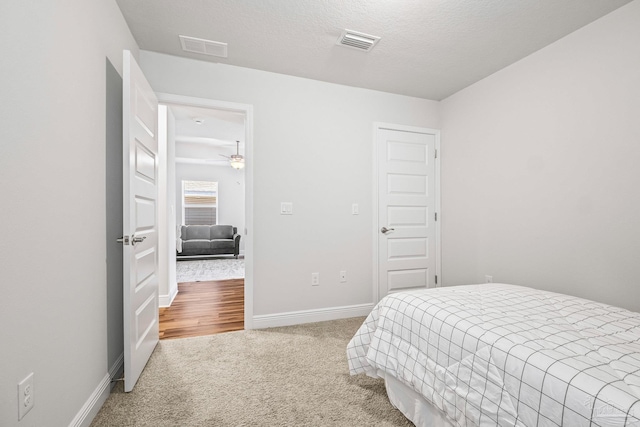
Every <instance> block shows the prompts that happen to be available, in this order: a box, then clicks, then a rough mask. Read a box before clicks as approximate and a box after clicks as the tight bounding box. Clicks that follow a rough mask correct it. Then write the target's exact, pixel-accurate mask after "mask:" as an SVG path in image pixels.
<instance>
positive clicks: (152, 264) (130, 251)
mask: <svg viewBox="0 0 640 427" xmlns="http://www.w3.org/2000/svg"><path fill="white" fill-rule="evenodd" d="M122 102H123V116H124V117H123V144H124V150H123V152H124V156H123V161H124V167H123V183H124V208H123V210H124V230H123V236H124V237H123V238H122V240H123V244H124V375H125V378H124V391H126V392H129V391H131V390H133V387H134V386H135V384H136V382H137V381H138V378H139V377H140V374H141V373H142V370H143V369H144V367H145V365H146V364H147V361H148V360H149V357H151V353H152V352H153V349H154V348H155V346H156V344H157V343H158V337H159V334H158V227H157V214H156V206H157V197H158V101H157V99H156V96H155V94H154V92H153V90H152V89H151V86H150V85H149V83H148V82H147V80H146V79H145V77H144V75H143V74H142V71H141V70H140V67H138V64H137V63H136V62H135V60H134V59H133V57H132V56H131V52H129V51H124V62H123V101H122Z"/></svg>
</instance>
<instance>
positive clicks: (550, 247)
mask: <svg viewBox="0 0 640 427" xmlns="http://www.w3.org/2000/svg"><path fill="white" fill-rule="evenodd" d="M638 23H640V2H639V1H634V2H632V3H629V4H627V5H626V6H623V7H622V8H620V9H618V10H616V11H614V12H612V13H611V14H609V15H607V16H605V17H604V18H602V19H600V20H598V21H595V22H594V23H592V24H590V25H588V26H586V27H584V28H582V29H580V30H578V31H576V32H574V33H572V34H570V35H569V36H567V37H565V38H564V39H562V40H559V41H558V42H556V43H554V44H552V45H550V46H548V47H546V48H544V49H542V50H540V51H538V52H537V53H534V54H533V55H531V56H529V57H527V58H525V59H523V60H521V61H520V62H518V63H516V64H513V65H511V66H509V67H507V68H505V69H503V70H501V71H499V72H497V73H495V74H494V75H492V76H490V77H488V78H486V79H484V80H482V81H480V82H478V83H476V84H474V85H472V86H470V87H468V88H467V89H464V90H462V91H460V92H458V93H457V94H455V95H453V96H451V97H450V98H447V99H445V100H444V101H443V102H442V107H443V110H442V115H443V122H442V123H443V125H442V153H443V157H442V209H443V215H442V236H443V256H442V259H443V278H444V281H445V283H446V284H447V285H456V284H463V283H474V282H483V281H484V275H485V274H489V275H492V276H493V279H494V281H497V282H507V283H515V284H521V285H528V286H532V287H536V288H542V289H547V290H552V291H557V292H562V293H568V294H573V295H578V296H582V297H586V298H590V299H594V300H597V301H602V302H606V303H611V304H615V305H620V306H622V307H626V308H630V309H633V310H636V311H640V286H638V283H637V282H638V280H637V279H638V277H639V276H640V262H639V261H640V221H639V218H640V197H639V196H638V189H637V186H638V183H640V166H639V165H640V77H639V76H640V55H639V54H638V52H639V51H638V46H640V25H639V24H638Z"/></svg>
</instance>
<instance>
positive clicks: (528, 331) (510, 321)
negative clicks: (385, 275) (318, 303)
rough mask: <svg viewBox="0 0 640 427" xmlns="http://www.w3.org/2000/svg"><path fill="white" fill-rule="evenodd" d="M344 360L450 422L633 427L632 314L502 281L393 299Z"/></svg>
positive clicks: (638, 375) (637, 334) (638, 367)
mask: <svg viewBox="0 0 640 427" xmlns="http://www.w3.org/2000/svg"><path fill="white" fill-rule="evenodd" d="M347 356H348V360H349V369H350V372H351V374H352V375H355V374H358V373H366V374H368V375H370V376H374V377H376V376H379V375H378V374H381V375H382V372H383V373H384V375H392V376H394V377H395V378H397V379H398V380H400V381H401V382H402V383H404V384H405V385H407V386H409V387H411V388H412V389H413V390H415V391H416V392H418V393H419V394H421V395H422V396H424V398H425V399H426V400H427V401H428V402H431V403H432V404H433V405H434V406H436V407H437V408H439V409H440V410H441V411H442V412H444V413H445V414H446V416H447V417H448V418H449V419H450V421H451V422H452V423H453V424H454V425H460V426H471V425H498V426H560V425H564V426H571V427H573V426H638V427H640V422H639V418H640V313H635V312H631V311H628V310H624V309H621V308H617V307H612V306H609V305H606V304H600V303H596V302H593V301H588V300H585V299H581V298H576V297H570V296H566V295H561V294H556V293H552V292H545V291H539V290H535V289H530V288H525V287H520V286H514V285H504V284H487V285H469V286H454V287H445V288H436V289H423V290H418V291H409V292H402V293H397V294H391V295H389V296H387V297H385V298H384V299H383V300H382V301H380V303H379V304H378V305H377V306H376V307H375V308H374V309H373V311H372V312H371V314H369V316H368V317H367V319H366V320H365V322H364V323H363V325H362V326H361V327H360V329H359V330H358V332H357V333H356V335H355V336H354V337H353V339H352V340H351V342H350V343H349V345H348V347H347Z"/></svg>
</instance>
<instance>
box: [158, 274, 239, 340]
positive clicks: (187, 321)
mask: <svg viewBox="0 0 640 427" xmlns="http://www.w3.org/2000/svg"><path fill="white" fill-rule="evenodd" d="M242 329H244V279H232V280H218V281H210V282H189V283H178V295H177V296H176V298H175V299H174V300H173V303H172V304H171V307H164V308H161V309H160V339H167V338H186V337H197V336H201V335H212V334H217V333H220V332H229V331H238V330H242Z"/></svg>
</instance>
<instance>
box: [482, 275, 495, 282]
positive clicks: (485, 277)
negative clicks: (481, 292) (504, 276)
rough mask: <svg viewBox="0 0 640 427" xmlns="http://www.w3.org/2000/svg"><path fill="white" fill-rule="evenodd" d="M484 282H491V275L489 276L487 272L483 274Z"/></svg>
mask: <svg viewBox="0 0 640 427" xmlns="http://www.w3.org/2000/svg"><path fill="white" fill-rule="evenodd" d="M484 283H493V276H489V275H488V274H487V275H486V276H484Z"/></svg>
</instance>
